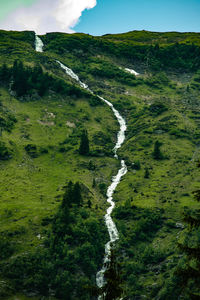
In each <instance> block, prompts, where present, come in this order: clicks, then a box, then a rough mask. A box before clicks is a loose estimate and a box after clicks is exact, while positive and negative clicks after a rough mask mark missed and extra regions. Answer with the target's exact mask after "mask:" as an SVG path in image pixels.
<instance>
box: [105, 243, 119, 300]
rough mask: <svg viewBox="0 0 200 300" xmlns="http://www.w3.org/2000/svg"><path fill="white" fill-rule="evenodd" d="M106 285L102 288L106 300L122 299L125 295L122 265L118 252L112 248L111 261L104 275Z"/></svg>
mask: <svg viewBox="0 0 200 300" xmlns="http://www.w3.org/2000/svg"><path fill="white" fill-rule="evenodd" d="M104 277H105V280H106V283H105V285H104V286H103V288H102V291H101V293H102V294H103V299H104V300H117V299H120V298H121V296H122V293H123V289H122V286H121V285H122V279H121V274H120V264H119V263H118V261H117V256H116V251H115V250H114V249H113V248H112V249H111V252H110V261H109V263H108V266H107V270H106V271H105V274H104Z"/></svg>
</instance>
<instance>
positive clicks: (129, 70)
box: [125, 68, 140, 76]
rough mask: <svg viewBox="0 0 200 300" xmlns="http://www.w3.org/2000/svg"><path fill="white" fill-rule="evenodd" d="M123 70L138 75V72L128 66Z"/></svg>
mask: <svg viewBox="0 0 200 300" xmlns="http://www.w3.org/2000/svg"><path fill="white" fill-rule="evenodd" d="M125 71H127V72H129V73H131V74H133V75H135V76H137V75H140V73H138V72H136V71H135V70H132V69H129V68H125Z"/></svg>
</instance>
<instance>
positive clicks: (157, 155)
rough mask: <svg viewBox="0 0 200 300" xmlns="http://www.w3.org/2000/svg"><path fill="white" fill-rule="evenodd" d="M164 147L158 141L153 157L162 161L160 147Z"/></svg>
mask: <svg viewBox="0 0 200 300" xmlns="http://www.w3.org/2000/svg"><path fill="white" fill-rule="evenodd" d="M161 146H162V143H160V142H159V141H156V142H155V144H154V150H153V157H154V158H155V159H162V158H163V154H162V153H161V151H160V147H161Z"/></svg>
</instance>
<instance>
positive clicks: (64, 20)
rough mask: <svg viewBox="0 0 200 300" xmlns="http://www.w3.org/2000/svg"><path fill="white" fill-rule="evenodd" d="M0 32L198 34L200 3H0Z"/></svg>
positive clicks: (55, 0)
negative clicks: (148, 31) (169, 32)
mask: <svg viewBox="0 0 200 300" xmlns="http://www.w3.org/2000/svg"><path fill="white" fill-rule="evenodd" d="M0 28H1V29H6V30H34V31H35V32H37V33H38V34H44V33H46V32H52V31H61V32H73V31H76V32H84V33H89V34H93V35H102V34H106V33H120V32H127V31H131V30H143V29H144V30H150V31H180V32H183V31H194V32H200V0H7V1H6V0H0Z"/></svg>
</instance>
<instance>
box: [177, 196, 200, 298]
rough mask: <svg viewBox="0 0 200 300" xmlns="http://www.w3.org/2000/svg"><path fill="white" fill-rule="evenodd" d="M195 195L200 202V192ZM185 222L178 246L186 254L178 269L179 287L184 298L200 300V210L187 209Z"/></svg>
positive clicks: (184, 216)
mask: <svg viewBox="0 0 200 300" xmlns="http://www.w3.org/2000/svg"><path fill="white" fill-rule="evenodd" d="M193 194H194V198H195V200H196V201H198V202H199V201H200V190H196V191H194V192H193ZM183 220H184V222H185V223H186V229H185V230H184V231H183V232H182V234H181V236H180V238H179V241H178V246H179V248H180V250H181V251H182V252H183V253H184V256H183V259H182V262H181V266H180V267H179V268H178V269H177V275H178V278H179V280H180V284H179V285H180V287H181V290H182V294H184V296H187V297H188V298H189V299H200V208H195V209H188V208H187V209H185V210H184V213H183ZM188 298H187V299H188Z"/></svg>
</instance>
